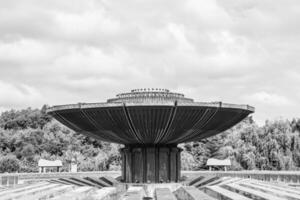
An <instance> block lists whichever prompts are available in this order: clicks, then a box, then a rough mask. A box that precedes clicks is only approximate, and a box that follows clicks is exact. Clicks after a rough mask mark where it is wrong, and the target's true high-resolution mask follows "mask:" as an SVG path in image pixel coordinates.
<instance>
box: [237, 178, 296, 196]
mask: <svg viewBox="0 0 300 200" xmlns="http://www.w3.org/2000/svg"><path fill="white" fill-rule="evenodd" d="M240 185H241V186H243V187H248V188H250V189H253V190H257V191H261V192H265V193H268V194H271V195H275V196H277V197H280V198H284V199H292V200H297V199H300V195H299V194H294V193H291V192H288V191H284V190H278V189H274V188H270V187H266V186H261V185H258V184H253V183H247V182H243V183H240Z"/></svg>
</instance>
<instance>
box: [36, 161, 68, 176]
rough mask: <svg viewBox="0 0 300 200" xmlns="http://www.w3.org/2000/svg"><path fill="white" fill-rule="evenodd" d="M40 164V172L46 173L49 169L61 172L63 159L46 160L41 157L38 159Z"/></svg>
mask: <svg viewBox="0 0 300 200" xmlns="http://www.w3.org/2000/svg"><path fill="white" fill-rule="evenodd" d="M38 165H39V173H45V172H47V171H49V170H50V171H56V172H60V168H61V167H62V166H63V165H62V162H61V160H55V161H51V160H45V159H40V160H39V161H38Z"/></svg>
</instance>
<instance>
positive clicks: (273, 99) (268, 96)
mask: <svg viewBox="0 0 300 200" xmlns="http://www.w3.org/2000/svg"><path fill="white" fill-rule="evenodd" d="M244 99H247V100H249V101H252V102H256V103H262V104H264V105H267V106H289V105H293V102H292V101H291V100H289V99H288V98H286V97H285V96H281V95H278V94H272V93H267V92H265V91H262V92H257V93H254V94H251V95H247V96H245V97H244Z"/></svg>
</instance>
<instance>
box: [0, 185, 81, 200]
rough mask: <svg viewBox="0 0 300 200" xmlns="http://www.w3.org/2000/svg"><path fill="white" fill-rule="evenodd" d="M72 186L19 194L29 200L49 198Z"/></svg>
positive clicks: (71, 188)
mask: <svg viewBox="0 0 300 200" xmlns="http://www.w3.org/2000/svg"><path fill="white" fill-rule="evenodd" d="M74 187H75V186H73V185H61V186H57V187H55V188H52V189H48V190H46V191H43V192H40V193H36V194H29V195H25V196H20V199H30V200H40V199H49V198H51V197H55V196H59V195H62V194H64V193H66V192H68V191H71V190H73V189H74ZM0 199H1V198H0Z"/></svg>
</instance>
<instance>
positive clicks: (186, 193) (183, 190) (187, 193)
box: [173, 186, 214, 200]
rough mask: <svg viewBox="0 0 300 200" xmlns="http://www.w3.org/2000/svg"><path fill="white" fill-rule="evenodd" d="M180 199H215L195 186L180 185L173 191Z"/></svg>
mask: <svg viewBox="0 0 300 200" xmlns="http://www.w3.org/2000/svg"><path fill="white" fill-rule="evenodd" d="M173 193H174V194H175V196H176V198H177V199H178V200H198V199H201V200H214V198H212V197H210V196H208V195H207V194H205V193H204V192H202V191H200V190H199V189H197V188H195V187H194V186H186V187H180V188H178V189H177V190H175V191H174V192H173Z"/></svg>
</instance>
